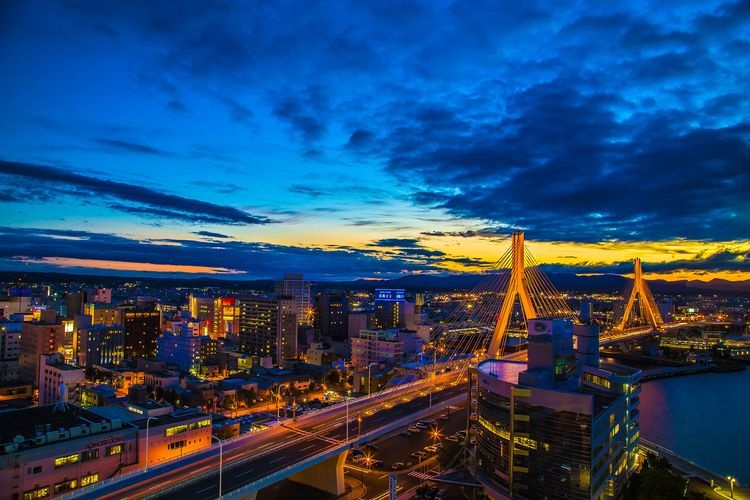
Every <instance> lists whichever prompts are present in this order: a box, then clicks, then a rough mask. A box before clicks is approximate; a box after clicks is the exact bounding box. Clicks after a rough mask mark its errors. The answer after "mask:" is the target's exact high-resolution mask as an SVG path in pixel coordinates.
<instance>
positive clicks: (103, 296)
mask: <svg viewBox="0 0 750 500" xmlns="http://www.w3.org/2000/svg"><path fill="white" fill-rule="evenodd" d="M86 302H87V303H93V302H96V303H100V304H109V303H111V302H112V289H111V288H101V287H99V288H87V289H86Z"/></svg>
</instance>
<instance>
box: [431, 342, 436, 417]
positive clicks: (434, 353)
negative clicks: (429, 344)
mask: <svg viewBox="0 0 750 500" xmlns="http://www.w3.org/2000/svg"><path fill="white" fill-rule="evenodd" d="M436 364H437V347H436V348H435V349H433V350H432V380H431V381H430V407H432V387H433V386H434V385H435V365H436Z"/></svg>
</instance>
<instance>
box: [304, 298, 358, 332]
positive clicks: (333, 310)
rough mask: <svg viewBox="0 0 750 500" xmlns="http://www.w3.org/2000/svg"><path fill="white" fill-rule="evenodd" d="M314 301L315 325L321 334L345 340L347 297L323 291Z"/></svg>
mask: <svg viewBox="0 0 750 500" xmlns="http://www.w3.org/2000/svg"><path fill="white" fill-rule="evenodd" d="M315 302H316V311H317V313H316V315H315V325H316V326H317V327H318V328H319V329H320V334H321V336H323V337H330V338H331V339H332V340H334V341H341V340H345V339H346V338H347V337H348V326H349V322H348V321H349V298H348V297H347V296H346V295H345V294H342V293H323V294H320V295H318V297H317V298H316V301H315ZM365 328H366V326H365Z"/></svg>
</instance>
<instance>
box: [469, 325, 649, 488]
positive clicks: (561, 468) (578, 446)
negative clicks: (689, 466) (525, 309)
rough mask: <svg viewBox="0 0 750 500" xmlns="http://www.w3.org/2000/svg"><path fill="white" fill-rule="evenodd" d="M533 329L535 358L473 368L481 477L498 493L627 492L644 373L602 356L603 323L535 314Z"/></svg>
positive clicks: (472, 391)
mask: <svg viewBox="0 0 750 500" xmlns="http://www.w3.org/2000/svg"><path fill="white" fill-rule="evenodd" d="M528 334H529V348H528V363H523V362H514V361H507V360H497V359H490V360H486V361H483V362H481V363H479V365H478V366H477V367H476V368H474V369H472V377H470V380H471V381H472V382H470V388H469V391H470V394H471V397H472V398H473V399H475V404H476V407H475V408H476V413H475V415H473V416H472V417H473V418H476V419H477V427H478V432H477V455H476V457H475V460H476V470H477V475H478V479H479V480H480V482H482V483H483V484H484V485H485V487H486V489H487V491H488V492H489V494H490V495H491V496H493V497H500V496H510V497H512V498H521V499H524V498H529V499H534V498H575V499H589V498H596V499H599V498H618V497H619V496H620V495H621V493H622V491H623V488H624V485H625V481H626V478H627V475H628V474H629V473H630V472H631V471H632V470H633V468H634V467H635V457H636V448H637V443H638V437H639V427H638V411H637V409H638V404H639V401H638V394H639V392H640V385H639V383H638V381H639V379H640V371H639V370H636V369H633V368H629V367H625V366H621V365H616V364H606V363H600V361H599V354H598V327H597V326H595V325H575V326H574V325H573V324H572V321H570V320H567V319H532V320H529V322H528ZM574 336H575V337H577V347H576V349H574V347H573V338H574Z"/></svg>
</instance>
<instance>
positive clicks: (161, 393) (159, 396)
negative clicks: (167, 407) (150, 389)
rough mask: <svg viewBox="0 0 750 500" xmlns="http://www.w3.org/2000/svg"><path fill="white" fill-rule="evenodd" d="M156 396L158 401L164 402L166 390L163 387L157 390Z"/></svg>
mask: <svg viewBox="0 0 750 500" xmlns="http://www.w3.org/2000/svg"><path fill="white" fill-rule="evenodd" d="M155 394H156V399H157V401H164V389H163V388H162V387H161V386H159V387H157V388H156V392H155Z"/></svg>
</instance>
